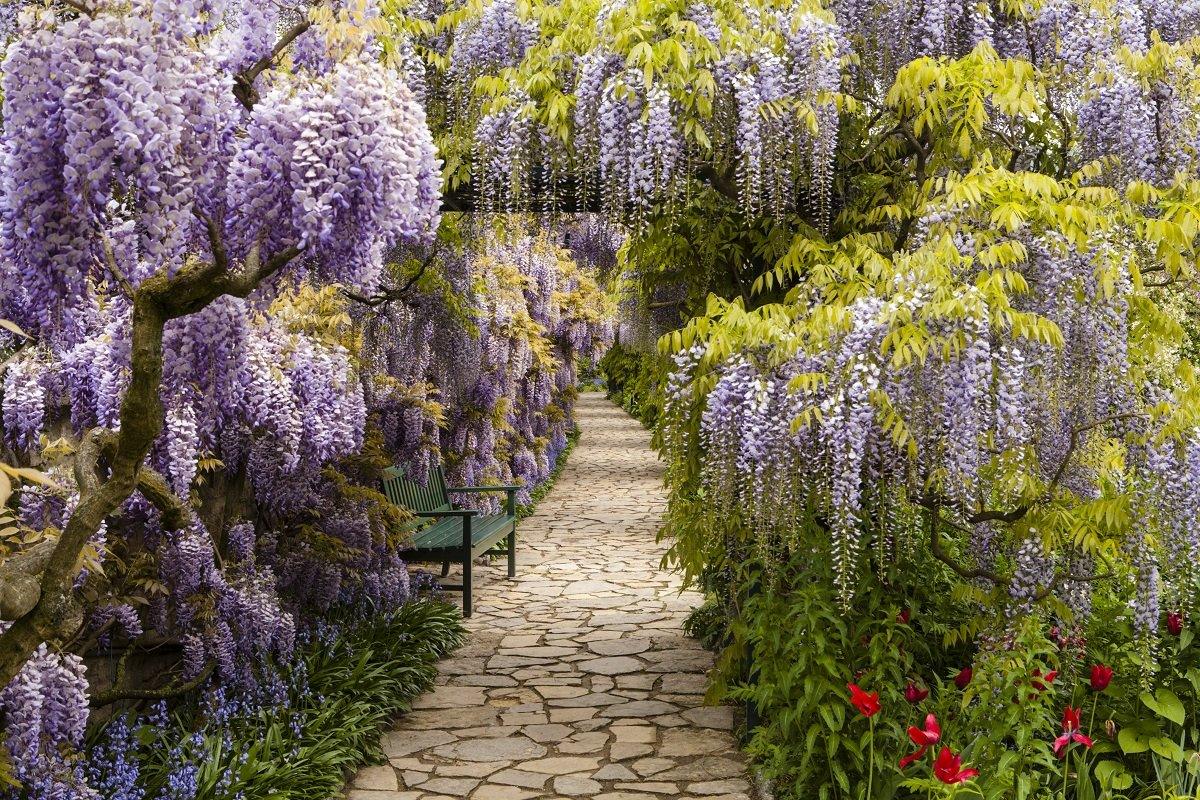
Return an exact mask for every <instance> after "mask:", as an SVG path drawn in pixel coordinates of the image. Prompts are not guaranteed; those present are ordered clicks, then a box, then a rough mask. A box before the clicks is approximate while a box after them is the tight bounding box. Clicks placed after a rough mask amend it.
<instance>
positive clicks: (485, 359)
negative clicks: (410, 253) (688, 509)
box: [362, 231, 613, 503]
mask: <svg viewBox="0 0 1200 800" xmlns="http://www.w3.org/2000/svg"><path fill="white" fill-rule="evenodd" d="M438 269H439V271H440V273H441V275H442V277H441V278H440V280H442V281H444V283H443V284H442V285H441V286H440V287H438V288H436V289H435V290H432V291H427V292H422V293H420V294H419V295H418V296H416V297H415V299H413V300H412V304H411V305H405V304H394V305H393V306H391V307H389V308H387V309H385V310H384V311H382V312H375V311H370V312H367V313H366V314H365V316H364V319H363V322H362V324H363V326H364V329H365V331H366V332H367V334H368V336H367V348H368V353H369V354H370V358H371V360H372V362H373V363H374V364H375V370H376V372H375V378H374V384H373V389H372V397H371V409H372V411H373V412H374V413H376V414H377V415H378V417H379V419H380V424H381V426H382V428H383V430H384V434H385V437H386V439H387V443H388V447H389V449H391V450H392V451H394V452H396V453H397V454H398V456H397V458H398V462H399V463H402V464H404V465H406V466H408V467H409V469H410V470H411V471H412V472H413V473H414V474H417V475H423V474H425V472H426V471H427V470H428V468H429V467H430V466H432V465H433V464H435V463H438V462H439V461H440V462H441V463H443V464H444V465H445V467H446V469H447V472H448V474H449V476H450V482H451V483H453V484H460V485H479V484H486V483H501V484H507V483H517V484H520V485H521V486H522V487H524V488H523V489H522V491H521V493H520V495H519V497H520V499H521V502H526V501H527V500H528V493H529V492H530V491H531V490H532V489H533V488H534V487H535V486H536V485H537V484H539V483H541V482H542V481H543V480H544V479H545V478H546V476H547V475H549V473H550V471H551V470H552V469H553V468H554V464H555V462H556V461H557V459H558V456H559V454H560V453H561V452H562V451H563V449H564V448H565V447H566V445H567V437H568V435H569V434H570V432H571V428H572V425H573V422H572V407H573V404H574V398H575V383H576V376H577V368H578V364H579V362H580V360H582V359H595V358H598V357H599V356H600V355H601V354H602V353H603V352H604V350H605V349H606V348H607V347H608V345H609V344H611V342H612V337H613V329H612V324H611V321H610V319H609V317H608V314H607V311H606V307H605V302H604V298H603V295H602V293H601V292H600V291H599V289H598V288H597V286H596V284H595V282H594V281H593V280H592V278H591V277H590V276H589V275H588V274H587V273H586V272H584V271H582V270H580V269H579V268H578V267H577V265H576V264H575V263H574V262H573V261H572V260H571V259H570V257H569V254H568V252H567V251H566V250H564V249H562V248H561V247H560V246H559V244H558V242H557V241H556V239H555V237H553V236H551V235H549V234H548V233H546V232H524V231H518V232H516V233H514V232H511V231H509V232H505V233H502V234H501V233H488V232H486V231H482V232H480V233H479V235H478V236H477V237H472V241H471V242H470V243H469V244H467V245H466V248H465V249H464V250H463V251H462V252H457V253H454V254H450V255H444V256H442V257H441V258H440V263H439V264H438ZM473 501H474V502H484V503H486V502H489V501H488V499H487V498H482V497H476V498H463V502H473Z"/></svg>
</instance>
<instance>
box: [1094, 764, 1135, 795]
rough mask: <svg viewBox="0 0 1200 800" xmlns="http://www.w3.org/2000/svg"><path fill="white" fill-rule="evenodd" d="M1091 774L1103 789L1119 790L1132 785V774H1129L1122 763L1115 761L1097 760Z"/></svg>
mask: <svg viewBox="0 0 1200 800" xmlns="http://www.w3.org/2000/svg"><path fill="white" fill-rule="evenodd" d="M1092 774H1094V775H1095V776H1096V779H1097V780H1098V781H1100V785H1101V786H1102V787H1103V788H1105V789H1115V790H1117V791H1121V790H1123V789H1128V788H1129V787H1130V786H1133V776H1132V775H1130V774H1129V771H1128V770H1126V769H1125V767H1124V765H1122V764H1120V763H1118V762H1116V761H1100V762H1097V763H1096V766H1095V767H1093V768H1092Z"/></svg>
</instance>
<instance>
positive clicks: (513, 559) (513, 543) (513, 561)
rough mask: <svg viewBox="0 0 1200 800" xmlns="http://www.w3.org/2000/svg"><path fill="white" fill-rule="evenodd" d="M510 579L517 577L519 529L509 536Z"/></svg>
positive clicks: (514, 529)
mask: <svg viewBox="0 0 1200 800" xmlns="http://www.w3.org/2000/svg"><path fill="white" fill-rule="evenodd" d="M508 577H510V578H515V577H517V529H516V528H513V529H512V533H510V534H508Z"/></svg>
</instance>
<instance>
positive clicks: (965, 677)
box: [954, 667, 974, 689]
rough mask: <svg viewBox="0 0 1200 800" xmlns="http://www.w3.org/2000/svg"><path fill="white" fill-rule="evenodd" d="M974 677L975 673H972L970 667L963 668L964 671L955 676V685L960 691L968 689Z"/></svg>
mask: <svg viewBox="0 0 1200 800" xmlns="http://www.w3.org/2000/svg"><path fill="white" fill-rule="evenodd" d="M972 675H974V673H973V672H972V671H971V668H970V667H963V668H962V671H960V672H959V673H958V674H957V675H955V676H954V685H955V686H957V687H958V688H959V689H965V688H967V684H968V683H970V682H971V676H972Z"/></svg>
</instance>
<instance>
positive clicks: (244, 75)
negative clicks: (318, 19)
mask: <svg viewBox="0 0 1200 800" xmlns="http://www.w3.org/2000/svg"><path fill="white" fill-rule="evenodd" d="M311 27H312V22H311V21H310V20H307V19H305V20H303V21H301V22H298V23H296V24H295V25H293V26H292V27H291V28H290V29H288V30H287V31H286V32H285V33H284V34H283V36H281V37H279V41H278V42H276V43H275V46H274V47H272V48H271V52H270V53H268V54H267V55H265V56H263V57H262V58H260V59H259V60H258V61H255V62H254V63H253V64H251V65H250V66H249V67H247V68H246V69H244V70H242V71H241V72H239V73H238V74H237V75H234V76H233V94H234V96H235V97H237V99H238V102H240V103H241V104H242V106H244V107H245V109H246V110H247V111H253V110H254V105H255V104H256V103H257V102H258V100H259V96H258V90H257V89H255V88H254V81H255V80H256V79H257V78H258V76H259V75H261V74H262V73H263V72H264V71H265V70H267V69H268V68H269V67H271V66H273V65H274V64H275V61H276V59H278V58H279V56H280V55H282V54H283V51H284V50H286V49H287V47H288V45H290V44H291V43H292V42H294V41H296V38H297V37H298V36H300V34H302V33H304V32H305V31H307V30H308V29H309V28H311Z"/></svg>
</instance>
